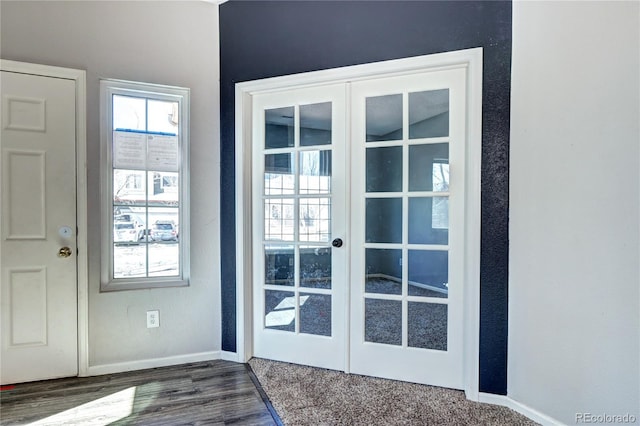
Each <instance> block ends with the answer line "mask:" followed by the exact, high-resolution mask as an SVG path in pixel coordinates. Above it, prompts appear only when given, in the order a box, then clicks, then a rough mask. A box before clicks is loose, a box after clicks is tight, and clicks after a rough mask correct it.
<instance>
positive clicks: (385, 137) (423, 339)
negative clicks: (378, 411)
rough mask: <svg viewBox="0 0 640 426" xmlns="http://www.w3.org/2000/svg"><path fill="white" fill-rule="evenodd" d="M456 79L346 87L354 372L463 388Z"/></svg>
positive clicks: (461, 74)
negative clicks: (348, 101) (348, 99)
mask: <svg viewBox="0 0 640 426" xmlns="http://www.w3.org/2000/svg"><path fill="white" fill-rule="evenodd" d="M465 76H466V74H465V70H462V69H458V70H450V71H437V72H428V73H422V74H415V75H410V76H402V77H391V78H384V79H376V80H370V81H365V82H358V83H353V84H352V86H351V99H352V104H351V113H352V123H351V125H352V127H351V128H352V132H351V139H350V144H351V158H352V161H351V180H350V181H351V190H352V193H351V194H352V196H351V213H350V214H351V236H350V240H351V242H352V244H351V279H350V285H351V311H350V312H351V316H350V324H351V327H350V335H351V338H350V357H351V358H350V366H351V372H353V373H359V374H365V375H372V376H379V377H386V378H391V379H399V380H406V381H411V382H418V383H428V384H432V385H439V386H446V387H451V388H462V387H463V369H462V365H463V364H462V339H463V329H462V327H463V321H462V319H463V318H462V301H463V294H462V284H463V270H462V265H463V257H462V253H463V242H464V240H463V238H464V229H463V226H464V211H463V204H462V203H463V194H464V181H465V177H464V173H465V171H464V170H465V158H464V146H465V137H466V133H465V128H466V125H465V120H466V119H465V98H466V94H465V78H466V77H465ZM450 170H451V176H450Z"/></svg>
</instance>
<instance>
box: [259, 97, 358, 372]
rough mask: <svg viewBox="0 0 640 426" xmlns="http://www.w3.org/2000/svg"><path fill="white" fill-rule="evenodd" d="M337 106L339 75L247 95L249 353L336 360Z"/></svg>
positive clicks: (341, 193)
mask: <svg viewBox="0 0 640 426" xmlns="http://www.w3.org/2000/svg"><path fill="white" fill-rule="evenodd" d="M344 111H345V88H344V86H343V85H337V86H328V87H326V86H325V87H319V88H310V89H297V90H289V91H286V92H282V93H272V94H264V95H260V96H256V97H255V98H254V120H255V121H254V126H253V140H254V145H253V150H254V155H253V166H252V172H253V208H254V210H253V211H254V215H253V241H254V244H253V276H254V286H253V298H254V314H253V317H254V354H255V355H256V356H259V357H263V358H269V359H276V360H281V361H288V362H294V363H300V364H306V365H313V366H317V367H323V368H331V369H336V370H343V369H344V361H345V357H344V352H345V337H344V336H345V327H344V326H345V324H346V311H347V309H346V305H345V303H346V302H345V300H346V299H345V298H346V289H347V255H346V248H345V247H340V239H341V238H345V234H346V226H347V224H346V216H345V212H346V211H347V206H346V199H345V194H346V193H345V190H346V188H345V182H346V178H345V117H344ZM332 244H334V245H335V247H334V246H332Z"/></svg>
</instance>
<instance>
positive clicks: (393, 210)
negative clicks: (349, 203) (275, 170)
mask: <svg viewBox="0 0 640 426" xmlns="http://www.w3.org/2000/svg"><path fill="white" fill-rule="evenodd" d="M365 241H366V242H367V243H402V198H368V199H367V201H366V206H365Z"/></svg>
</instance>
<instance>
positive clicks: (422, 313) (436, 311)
mask: <svg viewBox="0 0 640 426" xmlns="http://www.w3.org/2000/svg"><path fill="white" fill-rule="evenodd" d="M408 309H409V311H408V318H409V329H408V337H409V342H408V343H409V346H410V347H412V348H423V349H436V350H440V351H446V350H447V310H448V306H447V305H443V304H438V303H422V302H409V303H408Z"/></svg>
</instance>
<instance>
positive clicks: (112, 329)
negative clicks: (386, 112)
mask: <svg viewBox="0 0 640 426" xmlns="http://www.w3.org/2000/svg"><path fill="white" fill-rule="evenodd" d="M0 13H1V19H2V21H1V32H2V42H1V43H2V44H1V52H0V53H1V55H2V58H4V59H12V60H17V61H24V62H34V63H42V64H47V65H56V66H63V67H71V68H79V69H84V70H86V71H87V97H88V98H87V115H88V118H87V121H88V123H87V125H88V127H87V129H88V131H87V140H88V142H87V143H88V147H87V156H88V188H89V274H90V282H89V290H90V291H89V334H90V337H89V364H90V366H91V367H92V370H91V371H93V372H104V371H109V370H112V369H114V368H115V369H126V368H133V367H144V366H148V365H151V364H156V365H157V364H159V363H160V364H162V363H171V362H181V361H186V360H194V359H201V358H208V357H211V356H212V355H213V354H215V353H216V352H215V351H218V350H219V349H220V314H219V312H220V296H219V294H220V290H219V278H218V277H219V271H218V264H219V262H218V259H219V253H218V246H219V244H218V240H217V238H218V229H219V224H218V198H219V197H218V188H219V127H218V122H219V102H218V99H219V93H218V91H219V83H218V80H219V67H218V6H217V5H215V4H211V3H205V2H201V1H188V2H164V1H161V2H149V1H141V2H139V1H131V2H108V1H104V2H76V1H70V2H57V1H53V2H50V1H44V2H25V1H18V2H12V1H4V0H3V1H2V3H1V9H0ZM105 77H106V78H117V79H124V80H134V81H143V82H149V83H158V84H167V85H176V86H183V87H188V88H190V89H191V129H190V131H191V227H192V235H191V243H192V245H191V253H192V259H191V286H190V287H188V288H169V289H154V290H138V291H125V292H117V293H100V292H99V287H100V286H99V279H100V239H99V237H100V228H99V227H100V203H99V187H100V185H99V170H100V169H99V152H100V151H99V142H100V135H99V109H98V107H99V102H98V98H99V83H98V82H99V79H100V78H105ZM151 309H158V310H159V311H160V324H161V325H160V328H156V329H147V328H146V314H145V312H146V311H147V310H151ZM158 358H160V360H156V361H154V362H152V363H151V364H149V363H148V362H147V360H150V359H158ZM117 363H124V365H116V366H114V365H112V364H117Z"/></svg>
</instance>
